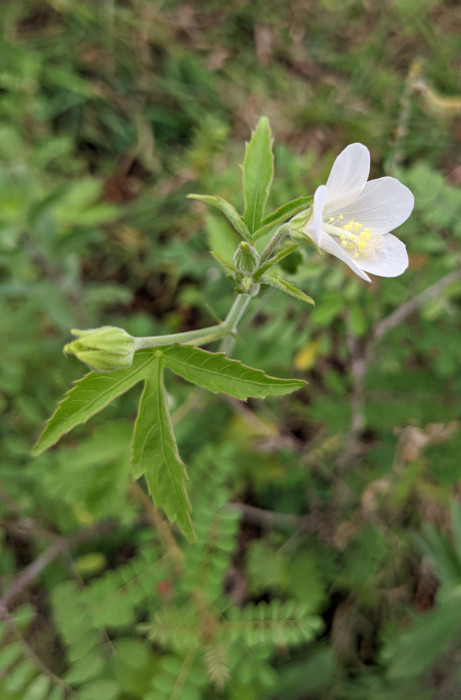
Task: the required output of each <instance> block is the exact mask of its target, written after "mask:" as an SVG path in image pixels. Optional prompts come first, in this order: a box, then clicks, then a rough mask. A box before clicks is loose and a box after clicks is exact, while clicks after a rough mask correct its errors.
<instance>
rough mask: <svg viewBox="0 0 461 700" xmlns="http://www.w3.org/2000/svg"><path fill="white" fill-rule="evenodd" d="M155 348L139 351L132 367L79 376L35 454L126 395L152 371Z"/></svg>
mask: <svg viewBox="0 0 461 700" xmlns="http://www.w3.org/2000/svg"><path fill="white" fill-rule="evenodd" d="M154 359H155V358H154V353H153V351H152V350H140V351H139V352H137V353H136V354H135V356H134V360H133V364H132V365H131V367H130V368H129V369H121V370H117V371H116V372H110V373H102V372H90V373H89V374H86V375H85V376H84V377H82V379H78V380H77V381H76V382H75V384H74V386H73V388H72V389H71V390H70V391H69V392H68V393H67V394H66V396H65V397H64V399H63V400H62V401H61V402H60V403H59V404H58V407H57V409H56V411H55V412H54V413H53V415H52V416H51V418H50V419H49V421H48V423H47V424H46V427H45V430H44V431H43V433H42V435H41V436H40V438H39V440H38V442H37V444H36V445H35V447H34V449H33V451H32V454H33V455H39V454H40V453H41V452H44V451H45V450H47V449H48V448H49V447H51V446H52V445H54V444H55V443H56V442H57V441H58V440H59V439H60V438H61V437H62V436H63V435H65V434H66V433H68V432H69V431H70V430H72V429H73V428H75V427H76V426H77V425H80V424H81V423H86V421H87V420H88V418H91V416H94V415H95V413H98V412H99V411H101V410H102V409H103V408H104V407H105V406H107V404H109V403H110V402H111V401H113V400H114V399H115V398H117V396H120V395H121V394H124V393H125V391H128V389H131V387H132V386H134V385H135V384H136V383H137V382H139V381H141V380H142V379H144V378H145V377H146V376H147V374H148V373H149V366H150V365H151V364H152V362H153V361H154Z"/></svg>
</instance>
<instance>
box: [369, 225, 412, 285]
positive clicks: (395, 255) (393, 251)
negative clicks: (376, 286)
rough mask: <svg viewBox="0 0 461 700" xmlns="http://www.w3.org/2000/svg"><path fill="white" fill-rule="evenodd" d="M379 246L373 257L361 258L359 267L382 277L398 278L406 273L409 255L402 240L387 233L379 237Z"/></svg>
mask: <svg viewBox="0 0 461 700" xmlns="http://www.w3.org/2000/svg"><path fill="white" fill-rule="evenodd" d="M377 245H378V248H377V250H376V252H375V254H374V256H373V257H369V258H364V257H363V256H360V261H359V265H360V267H361V268H362V269H363V270H366V271H367V272H371V273H372V274H373V275H379V276H380V277H397V275H401V274H402V272H405V270H406V269H407V267H408V253H407V249H406V247H405V244H404V243H402V241H401V240H399V239H398V238H397V237H396V236H393V235H392V234H391V233H387V234H385V235H384V236H380V237H379V239H378V241H377Z"/></svg>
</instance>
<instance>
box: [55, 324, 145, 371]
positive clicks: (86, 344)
mask: <svg viewBox="0 0 461 700" xmlns="http://www.w3.org/2000/svg"><path fill="white" fill-rule="evenodd" d="M71 333H73V335H76V336H77V340H74V341H72V343H67V345H65V346H64V352H65V353H67V354H72V355H75V356H76V357H77V358H78V359H79V360H80V361H81V362H85V363H86V364H87V365H88V366H89V367H91V369H94V370H97V371H99V372H113V371H114V370H116V369H128V367H131V364H132V362H133V356H134V338H133V337H132V336H131V335H130V334H129V333H127V332H126V331H124V330H123V328H116V327H114V326H101V328H91V329H89V330H86V331H79V330H72V331H71Z"/></svg>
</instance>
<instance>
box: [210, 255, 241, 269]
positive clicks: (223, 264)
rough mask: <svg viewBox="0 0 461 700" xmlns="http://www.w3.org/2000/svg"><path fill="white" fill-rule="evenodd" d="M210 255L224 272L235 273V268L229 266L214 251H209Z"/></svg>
mask: <svg viewBox="0 0 461 700" xmlns="http://www.w3.org/2000/svg"><path fill="white" fill-rule="evenodd" d="M210 253H211V255H212V256H213V257H214V258H215V259H216V260H217V261H218V262H219V263H220V264H221V265H222V266H223V267H224V269H225V270H226V272H232V273H234V272H235V268H234V266H233V265H231V264H230V263H229V262H227V260H225V258H223V257H222V255H220V254H219V253H216V251H214V250H210Z"/></svg>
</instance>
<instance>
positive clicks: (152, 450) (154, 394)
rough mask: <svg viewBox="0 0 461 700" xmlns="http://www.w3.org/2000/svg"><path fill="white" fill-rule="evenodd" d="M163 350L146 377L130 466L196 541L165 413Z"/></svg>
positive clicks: (181, 466)
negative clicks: (142, 477)
mask: <svg viewBox="0 0 461 700" xmlns="http://www.w3.org/2000/svg"><path fill="white" fill-rule="evenodd" d="M163 354H164V353H162V355H158V356H156V357H155V359H154V362H153V363H152V364H151V366H150V368H149V369H150V373H149V376H148V377H147V378H146V383H145V387H144V391H143V394H142V397H141V401H140V404H139V412H138V418H137V420H136V425H135V429H134V435H133V468H134V473H135V476H136V478H138V477H139V476H141V475H142V474H144V475H145V477H146V480H147V484H148V486H149V491H150V493H151V495H152V498H153V499H154V502H155V505H156V506H157V507H158V508H163V510H164V511H165V513H166V515H167V517H168V519H169V520H170V521H171V522H177V524H178V526H179V527H180V528H181V530H182V532H183V533H184V535H185V536H186V537H187V539H188V540H189V541H190V542H195V541H196V536H195V532H194V526H193V525H192V520H191V517H190V510H191V505H190V501H189V498H188V496H187V492H186V488H185V481H186V480H188V476H187V473H186V468H185V466H184V464H183V462H182V461H181V458H180V456H179V452H178V447H177V445H176V440H175V437H174V433H173V428H172V425H171V420H170V415H169V413H168V408H167V403H166V395H165V387H164V384H163Z"/></svg>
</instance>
